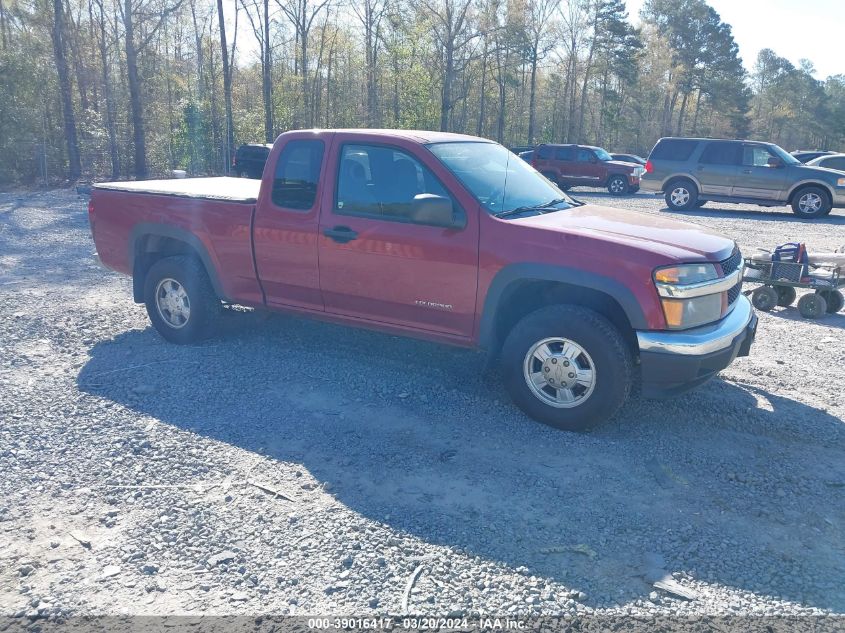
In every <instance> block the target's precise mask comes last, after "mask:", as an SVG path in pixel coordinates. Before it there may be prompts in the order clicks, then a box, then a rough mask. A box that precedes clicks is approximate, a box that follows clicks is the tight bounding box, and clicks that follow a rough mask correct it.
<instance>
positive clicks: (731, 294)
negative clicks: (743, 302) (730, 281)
mask: <svg viewBox="0 0 845 633" xmlns="http://www.w3.org/2000/svg"><path fill="white" fill-rule="evenodd" d="M741 291H742V281H740V282H739V283H738V284H737V285H735V286H734V287H733V288H731V289H730V290H728V305H731V304H732V303H733V302H734V301H736V299H737V297H738V296H739V293H740V292H741Z"/></svg>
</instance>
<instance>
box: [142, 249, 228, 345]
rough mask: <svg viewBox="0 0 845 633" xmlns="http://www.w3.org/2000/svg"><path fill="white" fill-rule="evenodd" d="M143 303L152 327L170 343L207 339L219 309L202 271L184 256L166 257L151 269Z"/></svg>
mask: <svg viewBox="0 0 845 633" xmlns="http://www.w3.org/2000/svg"><path fill="white" fill-rule="evenodd" d="M144 303H145V304H146V307H147V314H148V315H149V317H150V322H151V323H152V324H153V327H155V329H156V330H157V331H158V333H159V334H161V336H162V337H163V338H165V339H166V340H168V341H170V342H171V343H194V342H196V341H199V340H202V339H204V338H206V337H207V336H208V335H209V334H210V333H211V330H212V326H213V325H214V322H215V321H216V319H217V317H218V316H219V315H220V313H221V310H222V306H221V304H220V299H218V298H217V295H216V294H215V293H214V289H213V288H212V287H211V282H210V281H209V280H208V275H207V274H206V272H205V268H204V267H203V265H202V264H201V263H200V262H199V261H198V260H197V259H195V258H193V257H190V256H186V255H178V256H175V257H165V258H163V259H160V260H158V261H157V262H155V263H154V264H153V265H152V266H150V270H149V271H148V272H147V276H146V278H145V282H144Z"/></svg>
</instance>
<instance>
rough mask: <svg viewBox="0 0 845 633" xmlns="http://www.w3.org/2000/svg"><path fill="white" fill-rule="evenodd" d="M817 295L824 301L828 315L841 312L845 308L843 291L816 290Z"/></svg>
mask: <svg viewBox="0 0 845 633" xmlns="http://www.w3.org/2000/svg"><path fill="white" fill-rule="evenodd" d="M816 294H817V295H819V296H821V297H822V298H823V299H824V301H825V303H826V304H827V312H828V314H834V313H836V312H839V311H840V310H841V309H842V308H843V307H845V295H843V294H842V291H841V290H816Z"/></svg>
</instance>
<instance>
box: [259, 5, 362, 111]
mask: <svg viewBox="0 0 845 633" xmlns="http://www.w3.org/2000/svg"><path fill="white" fill-rule="evenodd" d="M365 1H366V0H365ZM330 2H331V0H288V1H285V0H276V4H278V5H279V8H280V9H281V10H282V13H284V14H285V16H286V17H287V19H288V21H289V22H290V23H291V25H293V29H294V34H295V36H296V43H297V44H298V48H299V66H298V68H299V72H300V75H301V79H302V107H303V120H304V124H305V125H306V126H311V125H313V124H314V116H313V115H314V113H313V112H312V111H311V99H310V93H309V89H308V36H309V34H310V33H311V27H312V26H313V24H314V18H316V17H317V16H318V15H319V14H320V12H322V11H323V10H324V9H326V8H327V7H328V6H329V3H330Z"/></svg>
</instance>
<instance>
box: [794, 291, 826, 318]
mask: <svg viewBox="0 0 845 633" xmlns="http://www.w3.org/2000/svg"><path fill="white" fill-rule="evenodd" d="M798 312H800V313H801V316H802V317H804V318H805V319H818V318H821V317H823V316H824V315H825V314H827V301H825V300H824V297H822V296H821V295H820V294H816V293H815V292H811V293H809V294H806V295H804V296H803V297H801V298H800V299H799V300H798Z"/></svg>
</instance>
